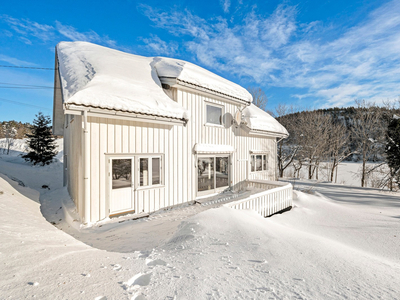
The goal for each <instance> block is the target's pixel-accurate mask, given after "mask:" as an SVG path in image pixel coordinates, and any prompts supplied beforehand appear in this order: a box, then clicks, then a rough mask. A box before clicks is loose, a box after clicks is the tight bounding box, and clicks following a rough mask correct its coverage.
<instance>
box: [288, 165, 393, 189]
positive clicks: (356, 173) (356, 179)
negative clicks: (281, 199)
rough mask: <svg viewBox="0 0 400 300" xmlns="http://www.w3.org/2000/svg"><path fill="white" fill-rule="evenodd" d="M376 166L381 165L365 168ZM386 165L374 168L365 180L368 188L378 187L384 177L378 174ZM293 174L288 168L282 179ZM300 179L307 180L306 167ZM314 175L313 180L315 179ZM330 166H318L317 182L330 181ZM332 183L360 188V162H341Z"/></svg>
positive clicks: (369, 166) (291, 168) (291, 169)
mask: <svg viewBox="0 0 400 300" xmlns="http://www.w3.org/2000/svg"><path fill="white" fill-rule="evenodd" d="M377 165H381V163H370V162H368V163H367V168H369V169H372V168H374V167H376V166H377ZM386 167H387V165H383V166H382V167H380V168H376V170H375V171H374V172H372V173H371V174H370V175H369V177H368V178H367V186H368V187H378V182H379V179H381V178H383V177H384V175H383V174H382V173H381V172H380V171H381V170H384V171H386V170H385V169H384V168H386ZM293 173H294V168H293V167H292V166H289V167H288V168H287V169H286V170H285V171H284V177H286V178H292V177H293ZM299 177H300V178H301V179H305V178H308V169H307V166H304V167H303V168H302V169H301V170H300V176H299ZM315 177H316V176H315V174H314V177H313V179H315ZM329 178H330V164H329V163H324V162H322V163H321V164H320V168H319V172H318V180H319V181H330V179H329ZM333 182H336V183H338V184H344V185H351V186H359V187H360V186H361V162H352V161H343V162H341V163H340V164H339V167H338V169H337V175H336V171H335V174H334V178H333Z"/></svg>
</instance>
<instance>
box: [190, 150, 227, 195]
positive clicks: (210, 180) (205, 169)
mask: <svg viewBox="0 0 400 300" xmlns="http://www.w3.org/2000/svg"><path fill="white" fill-rule="evenodd" d="M197 168H198V176H197V191H198V192H204V191H215V189H219V188H224V187H228V186H229V157H228V156H208V157H199V158H198V161H197Z"/></svg>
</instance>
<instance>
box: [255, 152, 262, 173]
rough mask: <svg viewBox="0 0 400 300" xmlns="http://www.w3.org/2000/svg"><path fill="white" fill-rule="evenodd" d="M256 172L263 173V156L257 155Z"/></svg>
mask: <svg viewBox="0 0 400 300" xmlns="http://www.w3.org/2000/svg"><path fill="white" fill-rule="evenodd" d="M256 171H262V156H261V155H256Z"/></svg>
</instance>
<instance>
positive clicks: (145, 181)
mask: <svg viewBox="0 0 400 300" xmlns="http://www.w3.org/2000/svg"><path fill="white" fill-rule="evenodd" d="M147 185H149V159H148V158H141V159H140V186H147Z"/></svg>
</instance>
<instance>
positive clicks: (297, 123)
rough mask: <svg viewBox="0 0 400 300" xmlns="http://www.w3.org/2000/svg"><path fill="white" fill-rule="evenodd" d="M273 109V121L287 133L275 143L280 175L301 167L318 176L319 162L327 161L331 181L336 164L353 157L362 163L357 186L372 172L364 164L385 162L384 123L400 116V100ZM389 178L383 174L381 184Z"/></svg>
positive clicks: (385, 138) (309, 176)
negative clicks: (323, 107)
mask: <svg viewBox="0 0 400 300" xmlns="http://www.w3.org/2000/svg"><path fill="white" fill-rule="evenodd" d="M276 110H277V114H278V117H277V120H278V121H279V122H280V123H281V124H283V125H284V126H285V127H286V129H287V130H288V131H289V134H290V136H289V138H287V139H284V140H281V141H280V142H279V143H278V168H279V175H280V176H281V177H282V176H283V175H284V170H285V169H287V168H289V167H290V168H291V169H293V176H296V174H297V175H298V174H299V173H300V170H301V169H303V168H305V169H307V171H308V178H309V179H313V178H314V179H318V169H319V165H320V163H321V162H325V163H326V162H329V164H330V180H331V181H333V177H334V172H335V169H336V167H337V165H338V164H339V163H340V162H341V161H343V160H353V161H361V162H362V171H361V172H360V180H361V186H366V182H367V178H368V176H369V175H370V174H371V173H372V172H374V171H375V170H371V169H369V168H368V167H367V164H366V163H367V162H382V163H385V159H386V156H385V145H386V144H387V130H388V124H389V122H390V121H391V120H392V119H393V118H396V115H397V116H400V101H399V102H398V103H393V104H392V105H387V106H385V107H379V106H375V105H373V104H369V103H367V102H365V101H360V102H357V107H348V108H336V107H335V108H329V109H319V110H303V111H295V110H294V109H293V108H291V107H288V106H285V105H280V106H279V107H278V108H277V109H276ZM382 165H383V164H382ZM378 166H379V164H378ZM377 168H378V167H376V169H377ZM389 173H390V172H389ZM390 177H391V176H384V180H383V181H382V185H386V184H388V183H389V182H391V180H392V178H390Z"/></svg>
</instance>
